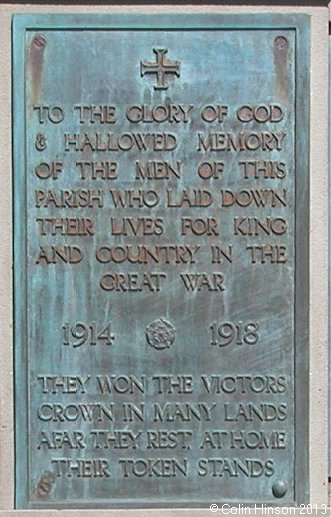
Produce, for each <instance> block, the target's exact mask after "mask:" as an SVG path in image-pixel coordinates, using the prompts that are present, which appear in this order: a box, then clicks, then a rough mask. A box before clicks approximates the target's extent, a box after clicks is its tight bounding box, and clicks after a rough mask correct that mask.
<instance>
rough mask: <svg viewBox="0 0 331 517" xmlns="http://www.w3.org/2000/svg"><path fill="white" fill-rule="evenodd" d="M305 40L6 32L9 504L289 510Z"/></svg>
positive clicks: (253, 27)
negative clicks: (11, 355) (11, 154)
mask: <svg viewBox="0 0 331 517" xmlns="http://www.w3.org/2000/svg"><path fill="white" fill-rule="evenodd" d="M308 35H309V32H308V21H307V18H306V17H305V16H290V17H283V16H279V15H277V16H274V17H273V16H245V17H241V16H238V17H236V16H228V17H226V16H214V15H213V16H201V17H199V16H194V17H190V16H183V17H181V16H176V17H171V16H167V17H163V16H162V17H152V16H151V17H147V16H144V17H139V16H137V17H107V16H102V17H98V16H96V17H86V18H84V17H80V16H78V17H77V16H72V15H68V16H66V17H58V16H54V17H53V16H18V17H15V20H14V71H15V78H14V89H15V90H14V108H15V110H14V126H15V134H14V140H15V142H14V143H15V163H14V177H15V304H16V313H15V315H16V320H15V354H16V367H15V368H16V369H15V377H16V394H15V397H16V408H17V411H16V448H17V464H16V479H17V484H16V491H17V507H19V508H22V507H31V508H73V507H74V508H76V507H78V508H89V507H90V508H91V507H93V508H96V507H100V508H101V507H128V508H131V507H151V506H156V507H202V506H209V505H210V504H211V503H220V504H221V503H222V502H227V503H229V502H231V503H234V504H238V503H241V504H255V503H256V504H262V503H263V504H276V505H278V506H279V505H289V504H298V503H303V502H305V501H306V499H307V494H308V478H307V454H308V453H307V447H308V444H307V418H308V395H307V393H308V377H307V335H308V332H307V325H308V317H307V314H308V313H307V311H308V302H307V281H308V280H307V279H308V270H307V249H308V247H307V242H308V236H307V227H308V226H307V221H308V148H309V146H308V120H307V113H308V106H307V103H308V99H309V95H308V54H309V52H308V49H309V37H308Z"/></svg>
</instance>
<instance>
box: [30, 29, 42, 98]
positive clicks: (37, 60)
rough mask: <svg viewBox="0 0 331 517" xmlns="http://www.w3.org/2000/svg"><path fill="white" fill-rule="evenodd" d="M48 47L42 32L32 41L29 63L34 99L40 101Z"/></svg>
mask: <svg viewBox="0 0 331 517" xmlns="http://www.w3.org/2000/svg"><path fill="white" fill-rule="evenodd" d="M45 47H46V38H45V36H43V35H42V34H38V35H37V36H35V37H34V38H33V40H32V41H31V43H30V49H29V50H30V52H29V64H30V68H31V76H32V101H33V103H38V102H39V99H40V93H41V78H42V71H43V63H44V50H45Z"/></svg>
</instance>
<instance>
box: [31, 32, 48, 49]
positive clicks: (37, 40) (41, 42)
mask: <svg viewBox="0 0 331 517" xmlns="http://www.w3.org/2000/svg"><path fill="white" fill-rule="evenodd" d="M33 43H34V44H35V45H36V47H40V48H44V47H46V43H47V41H46V38H45V36H43V35H42V34H38V35H37V36H35V37H34V38H33Z"/></svg>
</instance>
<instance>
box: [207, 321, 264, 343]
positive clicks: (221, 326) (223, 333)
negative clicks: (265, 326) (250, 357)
mask: <svg viewBox="0 0 331 517" xmlns="http://www.w3.org/2000/svg"><path fill="white" fill-rule="evenodd" d="M259 328H260V324H259V323H258V322H256V321H250V322H248V323H243V322H242V321H238V323H231V322H230V321H223V322H222V323H213V324H212V325H211V326H210V330H211V342H210V344H211V345H218V346H228V345H231V344H235V345H245V344H246V345H256V344H257V343H258V341H259V340H260V334H259V332H258V330H259Z"/></svg>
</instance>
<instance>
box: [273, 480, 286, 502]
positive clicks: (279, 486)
mask: <svg viewBox="0 0 331 517" xmlns="http://www.w3.org/2000/svg"><path fill="white" fill-rule="evenodd" d="M286 492H287V486H286V483H285V481H282V480H281V479H279V480H278V481H275V482H274V484H273V485H272V493H273V494H274V496H275V497H278V498H280V497H284V495H285V494H286Z"/></svg>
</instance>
